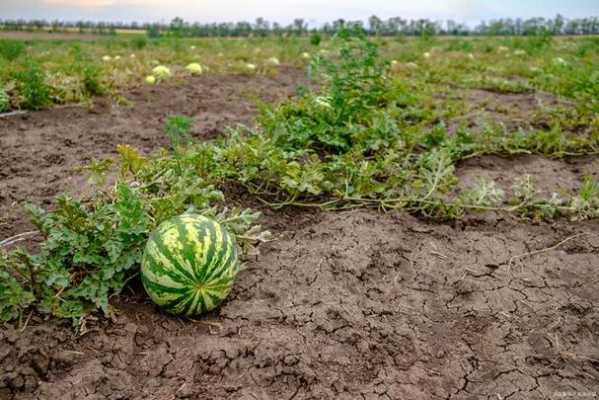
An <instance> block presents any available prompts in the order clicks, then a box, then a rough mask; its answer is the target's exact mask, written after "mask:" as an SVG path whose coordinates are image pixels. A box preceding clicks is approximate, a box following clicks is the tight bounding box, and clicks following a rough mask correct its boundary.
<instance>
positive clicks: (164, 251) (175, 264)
mask: <svg viewBox="0 0 599 400" xmlns="http://www.w3.org/2000/svg"><path fill="white" fill-rule="evenodd" d="M152 242H153V243H154V246H156V250H157V252H156V258H157V259H158V258H162V257H164V258H166V259H167V261H168V263H165V267H166V266H168V268H170V269H171V271H170V272H171V273H172V272H174V271H176V272H178V273H179V274H181V275H183V276H185V278H186V279H188V280H189V281H190V282H194V281H195V277H194V276H193V275H192V274H190V273H189V271H188V270H187V269H185V268H183V267H182V266H181V265H180V264H179V259H178V257H175V256H174V255H173V254H172V253H171V250H170V249H168V248H167V246H165V244H164V242H162V241H160V240H153V241H152ZM188 283H189V282H188Z"/></svg>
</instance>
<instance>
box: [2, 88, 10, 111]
mask: <svg viewBox="0 0 599 400" xmlns="http://www.w3.org/2000/svg"><path fill="white" fill-rule="evenodd" d="M6 111H10V97H8V93H6V90H4V88H3V87H1V86H0V113H2V112H6Z"/></svg>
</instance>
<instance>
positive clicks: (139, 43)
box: [131, 32, 149, 50]
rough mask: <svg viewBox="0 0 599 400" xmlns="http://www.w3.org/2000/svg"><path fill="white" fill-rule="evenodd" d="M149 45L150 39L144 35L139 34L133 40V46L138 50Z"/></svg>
mask: <svg viewBox="0 0 599 400" xmlns="http://www.w3.org/2000/svg"><path fill="white" fill-rule="evenodd" d="M148 35H149V32H148ZM147 45H148V40H147V39H146V38H145V37H144V36H137V37H135V38H133V39H132V40H131V47H132V48H134V49H136V50H143V49H144V48H145V47H146V46H147Z"/></svg>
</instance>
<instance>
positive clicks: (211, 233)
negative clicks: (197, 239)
mask: <svg viewBox="0 0 599 400" xmlns="http://www.w3.org/2000/svg"><path fill="white" fill-rule="evenodd" d="M206 231H207V235H206V236H205V239H204V242H206V241H207V242H208V251H207V252H206V259H205V261H203V262H202V265H203V266H204V268H203V269H202V271H201V273H200V279H199V280H200V282H205V281H206V275H207V274H208V271H209V270H210V265H212V263H213V262H214V260H215V259H216V258H217V257H215V255H216V247H217V241H216V231H215V229H214V226H213V225H212V224H210V225H206Z"/></svg>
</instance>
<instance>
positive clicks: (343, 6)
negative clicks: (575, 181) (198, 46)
mask: <svg viewBox="0 0 599 400" xmlns="http://www.w3.org/2000/svg"><path fill="white" fill-rule="evenodd" d="M557 13H560V14H562V15H563V16H565V17H567V18H581V17H589V16H599V0H301V1H300V0H218V1H214V0H0V19H14V18H25V19H46V20H52V19H60V20H80V19H85V20H96V21H139V22H155V21H161V22H169V21H170V20H171V19H172V18H174V17H177V16H179V17H182V18H183V19H185V20H186V21H189V22H225V21H242V20H243V21H253V20H255V19H256V18H257V17H264V18H266V19H267V20H269V21H277V22H280V23H284V24H286V23H289V22H291V21H292V20H293V19H294V18H297V17H299V18H304V19H305V20H306V21H308V22H309V23H310V25H313V26H315V25H319V24H321V23H324V22H327V21H332V20H335V19H338V18H344V19H349V20H357V19H361V20H366V19H367V18H368V17H369V16H371V15H373V14H375V15H377V16H379V17H381V18H389V17H397V16H399V17H403V18H408V19H412V18H414V19H417V18H429V19H433V20H446V19H453V20H455V21H458V22H465V23H468V24H474V23H477V22H479V21H481V20H488V19H493V18H501V17H524V18H527V17H537V16H540V17H553V16H555V15H556V14H557Z"/></svg>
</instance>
